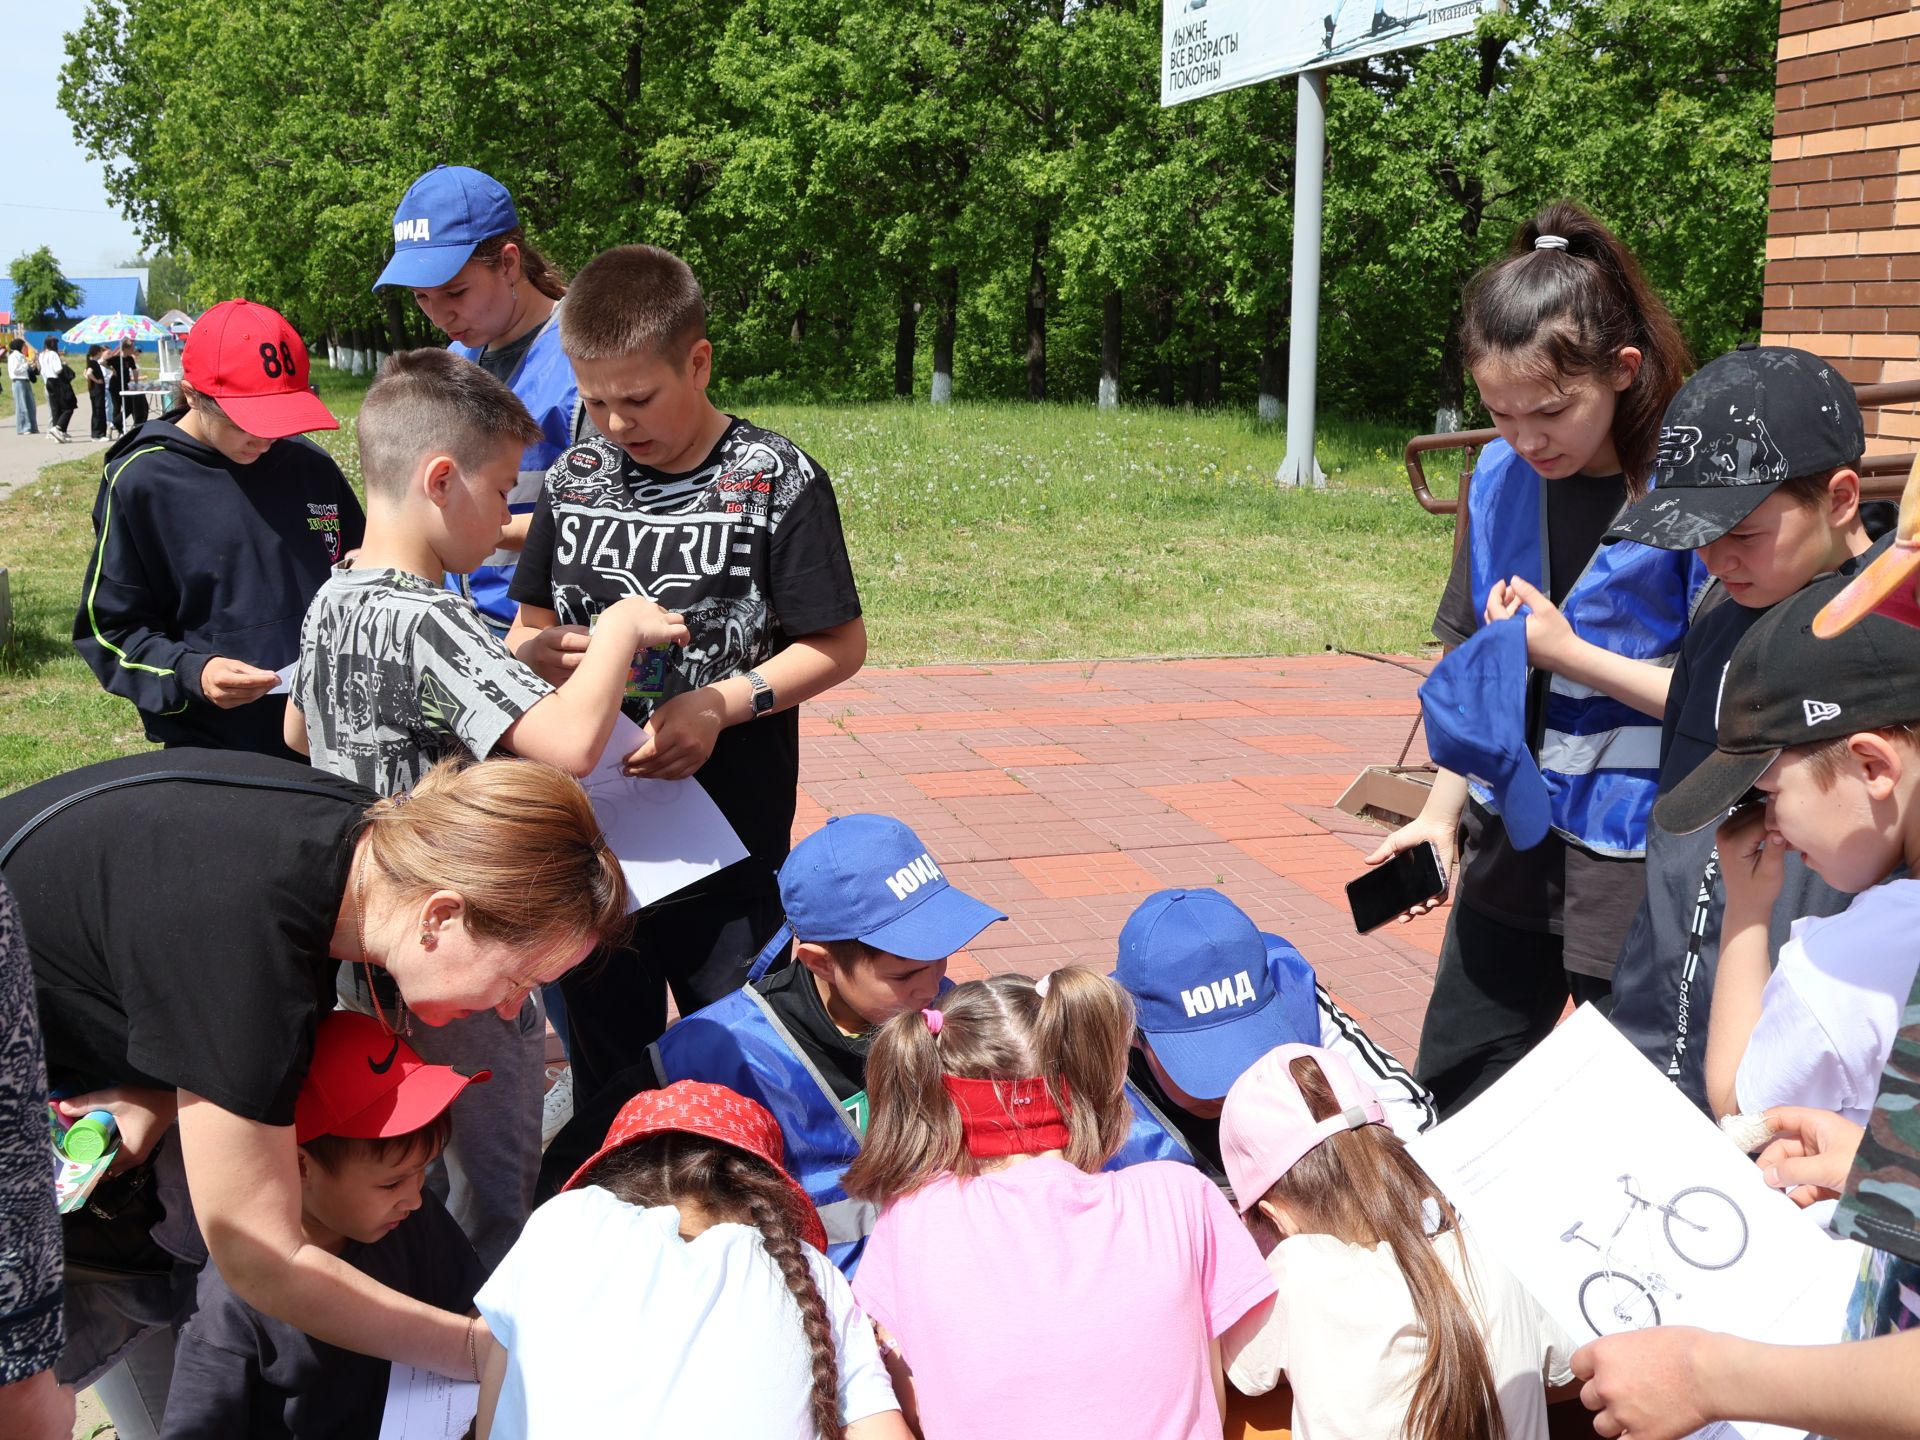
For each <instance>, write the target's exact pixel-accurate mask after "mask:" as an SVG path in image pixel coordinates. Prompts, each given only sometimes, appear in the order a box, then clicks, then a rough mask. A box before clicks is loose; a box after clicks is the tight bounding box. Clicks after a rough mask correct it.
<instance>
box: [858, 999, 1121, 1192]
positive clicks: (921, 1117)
mask: <svg viewBox="0 0 1920 1440" xmlns="http://www.w3.org/2000/svg"><path fill="white" fill-rule="evenodd" d="M934 1005H935V1008H937V1009H938V1011H939V1013H940V1030H939V1033H938V1034H937V1035H936V1034H935V1033H934V1031H933V1030H932V1028H930V1027H929V1025H928V1024H927V1017H926V1014H925V1012H923V1011H919V1010H909V1011H907V1012H906V1014H904V1015H896V1016H895V1017H894V1018H893V1019H891V1020H889V1021H888V1022H887V1023H886V1024H885V1025H883V1026H881V1027H880V1031H879V1033H878V1034H877V1035H876V1036H875V1037H874V1041H873V1047H872V1049H870V1050H869V1051H868V1052H867V1096H868V1099H869V1100H870V1101H871V1103H872V1107H873V1113H872V1118H871V1119H870V1120H869V1122H868V1125H867V1138H866V1142H865V1143H864V1144H863V1145H862V1146H861V1148H860V1154H859V1155H858V1156H857V1157H856V1158H855V1160H854V1162H853V1164H852V1165H851V1166H849V1167H848V1168H847V1173H846V1175H845V1177H844V1178H843V1180H842V1183H843V1184H844V1186H845V1187H846V1191H847V1193H848V1194H849V1195H852V1196H855V1197H857V1198H859V1199H862V1200H871V1201H873V1202H875V1203H876V1204H880V1205H885V1204H887V1203H888V1202H890V1201H892V1200H895V1199H898V1198H899V1197H900V1196H902V1195H910V1194H912V1193H913V1192H914V1191H915V1190H918V1189H920V1188H921V1187H922V1186H924V1185H925V1184H927V1182H928V1181H930V1180H933V1179H935V1178H937V1177H938V1176H940V1175H945V1174H952V1175H960V1176H969V1175H977V1174H979V1173H981V1171H982V1169H983V1168H992V1167H991V1166H986V1167H983V1166H982V1165H981V1163H980V1162H979V1161H978V1160H977V1159H976V1158H975V1157H974V1156H973V1155H971V1154H969V1153H968V1151H967V1147H966V1144H965V1142H964V1140H963V1139H962V1136H961V1125H960V1110H959V1107H958V1106H956V1105H955V1104H954V1102H953V1098H952V1096H950V1095H949V1094H948V1093H947V1089H946V1087H945V1086H944V1085H942V1084H941V1083H940V1077H941V1076H942V1075H952V1076H955V1077H956V1078H961V1079H969V1080H1008V1081H1012V1080H1045V1081H1046V1084H1047V1091H1048V1093H1049V1095H1051V1096H1052V1098H1053V1102H1054V1104H1056V1105H1058V1106H1059V1107H1060V1109H1061V1111H1062V1112H1063V1113H1064V1115H1065V1117H1066V1123H1067V1136H1068V1139H1067V1144H1066V1147H1065V1154H1066V1158H1067V1160H1068V1162H1069V1163H1071V1164H1073V1165H1075V1166H1077V1167H1078V1168H1079V1169H1081V1170H1084V1171H1086V1172H1087V1173H1088V1174H1093V1173H1094V1172H1096V1171H1098V1170H1099V1169H1100V1167H1101V1166H1103V1165H1105V1164H1106V1163H1107V1161H1109V1160H1110V1159H1112V1158H1113V1156H1114V1155H1115V1154H1116V1153H1118V1151H1119V1149H1120V1147H1121V1145H1122V1144H1124V1143H1125V1141H1126V1138H1127V1130H1128V1128H1129V1127H1130V1126H1131V1125H1132V1122H1133V1112H1132V1108H1131V1107H1130V1106H1129V1105H1128V1104H1127V1097H1126V1079H1127V1047H1128V1045H1129V1044H1131V1043H1132V1040H1133V1001H1132V1000H1131V999H1130V998H1129V997H1128V995H1127V992H1126V991H1124V990H1122V989H1121V988H1120V987H1119V986H1118V985H1115V984H1114V983H1113V982H1112V981H1111V980H1108V979H1107V978H1106V977H1105V976H1102V975H1098V974H1095V973H1094V972H1093V971H1092V970H1089V969H1087V968H1086V967H1085V966H1081V965H1069V966H1068V967H1066V968H1065V969H1064V970H1056V971H1054V972H1053V974H1052V975H1050V976H1048V977H1047V982H1046V989H1045V993H1044V994H1042V993H1041V991H1040V988H1039V987H1038V986H1037V985H1036V984H1035V982H1034V981H1032V980H1030V979H1028V978H1027V977H1026V976H1025V975H994V976H991V977H989V978H988V979H985V980H969V981H968V982H967V983H966V984H964V985H956V986H954V987H953V989H951V990H949V991H947V992H946V993H945V994H943V995H942V996H940V998H939V999H938V1000H936V1001H935V1002H934Z"/></svg>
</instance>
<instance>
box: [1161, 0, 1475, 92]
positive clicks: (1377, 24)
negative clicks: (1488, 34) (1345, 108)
mask: <svg viewBox="0 0 1920 1440" xmlns="http://www.w3.org/2000/svg"><path fill="white" fill-rule="evenodd" d="M1499 8H1500V0H1161V24H1160V103H1161V104H1162V105H1178V104H1180V103H1181V102H1182V101H1185V100H1198V99H1199V98H1200V97H1201V96H1203V95H1216V94H1218V93H1219V92H1220V91H1222V90H1232V89H1234V88H1235V87H1236V86H1240V85H1251V84H1254V83H1255V82H1256V81H1260V80H1271V79H1273V78H1274V77H1275V76H1278V75H1293V74H1296V73H1298V72H1299V71H1302V70H1320V69H1324V68H1325V67H1327V66H1329V65H1343V64H1345V63H1346V62H1348V61H1350V60H1364V59H1366V58H1367V57H1368V56H1369V55H1384V54H1386V53H1387V52H1388V51H1390V50H1404V49H1407V48H1408V47H1410V46H1415V45H1428V44H1431V43H1433V42H1434V41H1436V40H1445V39H1448V38H1450V37H1452V36H1455V35H1465V34H1469V33H1471V32H1472V30H1473V26H1474V22H1475V21H1477V20H1478V19H1479V18H1480V17H1481V16H1482V15H1483V14H1492V13H1493V12H1494V11H1496V10H1498V9H1499Z"/></svg>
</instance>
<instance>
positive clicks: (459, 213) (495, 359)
mask: <svg viewBox="0 0 1920 1440" xmlns="http://www.w3.org/2000/svg"><path fill="white" fill-rule="evenodd" d="M393 233H394V236H395V241H394V248H393V259H392V260H391V261H389V262H388V264H387V268H386V269H385V270H383V271H381V272H380V278H379V279H378V280H376V281H374V282H373V283H374V288H375V289H376V290H377V289H379V288H380V287H381V286H383V285H403V286H405V287H406V288H407V289H409V290H411V291H412V292H413V299H414V303H415V304H417V305H418V306H419V307H420V311H421V313H422V314H424V315H425V316H426V317H427V319H429V320H431V321H432V322H433V324H434V325H435V326H436V327H437V328H438V329H440V330H442V331H444V332H445V334H446V336H447V338H448V339H449V340H451V341H452V342H453V343H452V345H451V346H450V347H449V348H450V349H452V350H453V351H454V352H455V353H456V354H458V355H461V356H464V357H465V358H466V359H468V360H471V361H473V362H474V363H475V364H477V365H479V366H480V367H481V368H482V369H484V370H486V371H487V372H488V373H490V374H492V375H493V376H494V377H495V378H497V379H499V380H502V381H505V382H506V384H507V386H508V387H509V388H510V389H511V390H512V391H513V393H514V394H516V395H518V396H519V397H520V399H521V402H522V403H523V404H525V405H526V407H527V410H528V412H529V413H530V414H531V415H532V416H533V418H534V422H535V423H536V424H538V425H539V427H540V429H541V431H542V432H543V434H542V438H541V439H540V440H538V441H536V442H535V443H534V444H532V445H529V446H528V447H527V448H526V451H525V453H523V454H522V455H521V457H520V479H519V482H518V483H517V484H516V485H515V486H514V488H513V490H512V492H511V493H510V494H509V495H508V497H507V501H508V504H509V505H510V506H511V508H512V510H513V515H514V518H513V520H512V522H511V523H510V524H509V525H508V526H507V529H506V532H505V534H504V535H502V537H501V541H500V549H499V550H497V551H495V552H494V553H493V554H492V555H491V556H489V557H488V560H487V563H486V564H485V565H483V566H481V567H480V568H479V569H477V570H475V571H474V572H473V573H472V574H471V575H465V576H449V577H448V584H449V585H451V586H453V587H454V588H456V589H458V590H460V591H461V593H463V594H464V595H466V596H467V598H468V599H470V600H472V601H473V603H474V604H475V605H476V606H478V607H479V609H480V613H481V614H482V615H484V616H486V617H487V622H488V624H490V625H491V626H492V627H493V628H494V630H495V632H496V633H498V634H500V635H502V636H504V635H505V634H506V633H507V627H508V625H510V624H511V623H512V622H513V616H514V608H515V607H514V605H513V602H511V601H510V600H508V599H507V582H508V581H510V580H511V579H512V578H513V563H514V559H515V556H516V555H517V553H518V551H519V550H520V547H521V546H522V545H523V544H525V542H526V538H527V524H528V522H529V521H530V520H531V519H532V516H533V507H534V504H535V502H536V501H538V500H539V498H540V486H541V482H542V481H543V480H545V478H546V474H547V469H548V467H549V466H551V465H552V464H553V462H554V461H555V460H557V459H559V458H560V452H561V451H562V450H564V449H566V448H567V446H568V445H570V444H572V443H573V439H574V411H575V409H576V407H577V405H578V402H579V392H578V391H577V390H576V389H575V387H574V380H573V368H572V367H571V366H570V365H568V364H567V359H566V356H564V355H562V354H561V353H560V302H561V301H562V300H563V299H565V298H566V294H567V277H566V274H565V273H564V272H563V271H562V270H560V268H559V267H558V266H556V265H554V264H553V263H552V262H550V261H549V260H547V259H546V257H545V256H543V255H542V254H541V253H540V252H539V251H538V250H536V249H534V248H533V245H532V244H531V243H530V242H529V241H528V239H527V233H526V231H525V230H523V229H522V228H521V227H520V215H519V212H518V211H517V210H516V209H515V208H514V204H513V196H512V195H510V194H508V193H507V188H506V186H504V185H502V184H501V183H500V182H499V181H498V180H495V179H494V178H493V177H492V176H491V175H488V174H485V173H484V172H482V171H479V170H474V169H470V168H468V167H467V166H464V165H440V166H436V167H435V168H434V169H432V170H429V171H428V172H427V173H426V174H425V175H422V176H421V177H420V178H419V179H418V180H416V181H414V182H413V185H412V187H411V188H410V189H409V190H408V191H407V193H406V194H405V195H404V196H402V197H401V200H400V208H399V209H397V210H395V211H394V212H393Z"/></svg>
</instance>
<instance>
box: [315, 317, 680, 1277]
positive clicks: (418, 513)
mask: <svg viewBox="0 0 1920 1440" xmlns="http://www.w3.org/2000/svg"><path fill="white" fill-rule="evenodd" d="M537 433H538V432H537V431H535V429H534V426H533V422H532V420H531V419H530V418H529V417H528V415H527V411H526V407H525V406H523V405H522V404H521V403H520V401H519V400H518V398H516V397H515V395H514V394H513V392H512V391H511V390H509V389H508V388H507V387H506V386H505V385H504V384H502V383H501V382H500V381H498V380H496V379H494V377H493V376H491V375H489V374H487V372H486V371H484V370H482V369H481V368H480V367H479V366H477V365H474V364H472V363H471V362H469V361H466V360H462V359H460V358H459V357H458V356H455V355H451V354H448V353H447V352H446V351H444V350H414V351H409V352H405V353H402V354H399V355H394V356H392V357H390V358H389V359H388V360H387V361H386V363H385V364H383V365H382V366H381V368H380V377H379V379H377V380H376V381H375V382H374V384H373V387H372V388H371V389H370V390H368V391H367V398H366V402H365V403H364V404H363V405H362V407H361V410H360V436H359V445H360V468H361V472H362V474H363V475H364V476H365V478H366V484H367V502H368V504H369V505H370V506H371V507H372V515H371V517H370V519H369V521H368V524H367V538H366V542H365V543H364V544H363V545H362V546H361V548H360V553H359V555H358V556H357V557H356V558H355V560H354V563H353V564H352V565H351V566H342V567H340V568H339V569H337V570H335V571H334V572H333V574H332V575H331V576H330V577H329V578H328V580H327V582H326V584H325V585H324V586H322V587H321V589H320V592H319V594H317V595H316V596H315V597H314V600H313V605H312V608H311V609H309V610H308V612H307V618H306V623H305V625H304V626H303V627H302V632H301V637H300V662H299V665H298V667H297V668H296V670H295V673H294V678H293V682H292V689H293V696H294V698H293V703H292V704H290V705H288V707H287V716H286V740H287V743H288V744H289V745H290V746H292V747H293V748H294V749H296V750H300V751H303V752H307V751H310V752H311V754H312V757H313V761H314V763H315V764H316V765H317V766H319V767H320V768H321V769H323V770H328V771H331V772H332V773H334V774H336V775H341V776H344V777H346V778H347V779H350V780H357V781H359V782H360V783H361V784H363V785H365V786H367V787H368V788H370V789H373V790H377V791H378V792H379V793H381V794H383V795H396V794H401V793H403V792H405V791H407V790H409V789H411V788H412V787H413V786H414V784H416V783H417V782H418V781H419V779H420V777H421V776H422V775H424V774H425V773H426V772H427V771H428V770H429V769H430V768H432V766H433V764H434V762H435V761H436V760H439V759H442V758H444V757H446V756H449V755H461V754H470V755H472V756H473V757H474V758H475V759H485V758H486V757H487V756H488V755H489V754H491V753H492V752H493V751H494V750H495V749H496V748H498V749H504V750H511V751H513V752H515V753H516V754H520V755H524V756H526V757H527V758H529V759H533V760H543V761H546V762H547V763H548V764H551V765H556V766H558V767H560V768H561V769H564V770H568V771H571V772H572V773H574V774H576V775H580V774H585V773H586V772H587V771H588V770H590V769H592V768H593V765H594V763H595V762H596V761H597V760H598V759H599V757H600V752H601V751H602V750H603V749H604V748H605V747H606V744H607V739H608V737H609V736H610V735H611V734H612V731H613V723H614V719H615V717H616V715H617V714H618V713H619V706H620V700H621V693H622V690H623V687H624V686H625V685H626V683H627V673H628V670H629V668H630V666H631V664H632V661H633V657H634V655H635V652H637V651H641V650H645V649H647V648H648V647H650V646H653V645H658V644H662V643H665V642H668V641H672V640H678V639H684V638H685V636H686V630H685V628H684V627H682V626H681V625H680V623H679V618H678V617H677V616H673V615H668V614H665V613H664V612H663V611H661V609H660V608H659V606H657V605H655V604H654V603H653V602H652V601H650V600H647V599H645V598H643V597H638V596H635V597H632V598H630V599H627V600H624V601H622V602H620V603H619V604H616V605H611V606H609V607H608V608H607V611H606V613H605V614H604V615H602V616H601V617H600V624H599V626H598V627H597V629H596V631H595V634H594V637H593V643H592V645H591V646H590V647H588V648H587V649H586V650H585V651H583V652H582V653H581V654H580V655H579V657H578V659H579V662H580V663H579V666H578V668H577V669H575V670H574V671H573V672H572V676H571V678H570V679H569V680H568V681H567V683H566V684H565V685H564V686H561V687H560V688H558V689H555V688H554V687H553V686H552V685H549V684H548V683H547V682H546V681H545V680H542V679H541V678H540V677H539V676H537V675H535V674H534V673H533V672H532V671H531V670H529V669H527V667H526V666H525V665H523V664H521V663H520V662H519V661H518V660H516V659H514V658H513V656H511V655H509V654H508V653H507V652H506V650H505V648H504V647H503V646H502V645H501V643H500V641H499V640H498V639H496V638H495V637H494V635H493V633H492V632H491V631H490V630H489V629H488V628H487V626H486V623H485V621H484V620H482V619H481V617H480V615H479V613H478V612H477V611H476V610H475V609H474V607H473V602H472V601H471V600H468V599H467V598H466V597H465V596H462V595H457V594H454V593H453V592H452V591H449V590H446V589H444V588H442V585H441V582H440V577H441V576H442V575H443V574H444V573H449V572H450V573H454V574H460V573H464V572H465V571H466V570H469V569H471V568H472V567H473V566H474V565H477V564H478V563H480V561H481V560H483V559H484V558H485V557H486V556H487V554H488V553H489V552H490V551H491V550H492V549H493V547H494V544H495V542H496V541H497V540H498V538H499V535H500V531H501V527H502V526H504V525H505V524H506V522H507V519H508V512H507V502H506V496H507V492H508V491H509V490H510V489H511V488H512V486H513V483H514V479H515V476H516V475H517V474H518V473H519V456H520V452H521V450H522V449H523V448H524V447H525V446H526V445H527V443H528V441H529V437H530V436H532V435H535V434H537ZM354 983H355V984H356V986H358V985H360V983H361V981H360V977H359V976H358V975H356V976H355V977H354ZM342 998H343V999H344V1000H345V1001H346V1003H347V1004H349V1005H350V1006H352V1007H353V1008H355V1009H359V1010H365V1009H368V1008H369V1007H370V999H371V997H369V996H368V995H367V994H366V992H365V991H364V989H363V988H360V989H358V990H357V991H356V992H349V991H346V990H345V989H343V996H342ZM380 1003H381V1005H382V1006H383V1007H384V1008H385V1010H386V1011H387V1012H388V1013H395V1012H396V1011H397V1009H398V997H397V995H394V994H385V993H383V994H382V995H381V996H380ZM545 1030H546V1027H545V1022H544V1018H543V1015H542V1012H541V1010H540V1007H539V1005H538V1004H537V1003H535V1002H534V1000H532V999H531V998H529V999H528V1000H527V1002H526V1004H525V1006H524V1007H523V1009H522V1011H521V1015H520V1017H519V1019H518V1020H517V1021H503V1020H501V1019H500V1017H499V1016H497V1015H494V1014H492V1013H483V1014H477V1015H471V1016H468V1017H467V1018H465V1019H461V1020H455V1021H453V1022H452V1023H451V1024H448V1025H443V1026H436V1027H433V1028H432V1029H430V1030H423V1031H422V1032H421V1034H420V1037H419V1045H420V1049H421V1052H422V1053H423V1054H425V1055H426V1056H427V1057H428V1058H429V1059H430V1060H432V1061H434V1062H435V1063H436V1064H442V1065H457V1066H460V1067H461V1068H463V1069H469V1070H477V1069H481V1068H483V1067H484V1068H486V1069H488V1070H491V1071H492V1072H493V1073H494V1075H495V1076H496V1077H497V1078H496V1080H495V1082H494V1083H493V1084H492V1085H490V1086H488V1087H487V1093H486V1094H485V1095H483V1096H480V1097H477V1098H476V1101H475V1103H470V1104H468V1105H465V1106H463V1107H461V1113H460V1116H459V1119H458V1120H457V1121H456V1123H455V1125H454V1131H453V1138H452V1141H451V1143H450V1144H449V1145H448V1146H447V1183H448V1192H447V1199H448V1205H449V1207H450V1208H451V1209H452V1211H453V1214H454V1217H455V1218H456V1219H458V1220H459V1222H460V1224H461V1226H462V1227H463V1228H464V1229H465V1230H466V1232H467V1234H468V1236H469V1237H471V1239H472V1240H473V1243H474V1246H475V1247H476V1248H477V1249H478V1250H479V1251H480V1254H481V1257H482V1258H483V1259H485V1260H486V1261H487V1262H488V1263H489V1264H498V1263H499V1260H500V1257H501V1256H503V1255H505V1254H506V1252H507V1250H508V1248H509V1247H510V1246H511V1245H512V1244H513V1241H514V1239H515V1237H516V1236H517V1235H518V1234H519V1233H520V1227H521V1225H523V1224H524V1223H525V1222H526V1218H527V1214H528V1212H529V1210H530V1209H531V1208H532V1203H533V1182H534V1178H535V1176H536V1175H537V1174H538V1172H539V1168H540V1149H539V1139H540V1125H539V1121H538V1119H537V1118H536V1117H537V1116H538V1115H539V1112H540V1108H541V1084H542V1079H543V1075H544V1067H543V1063H542V1062H543V1058H544V1055H545Z"/></svg>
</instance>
